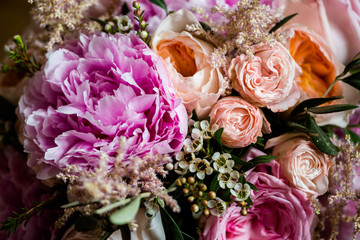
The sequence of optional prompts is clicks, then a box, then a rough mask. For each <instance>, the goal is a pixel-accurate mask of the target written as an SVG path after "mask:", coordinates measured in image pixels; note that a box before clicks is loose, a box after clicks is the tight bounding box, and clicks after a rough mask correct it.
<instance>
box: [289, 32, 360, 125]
mask: <svg viewBox="0 0 360 240" xmlns="http://www.w3.org/2000/svg"><path fill="white" fill-rule="evenodd" d="M291 27H292V28H294V29H295V33H294V37H293V38H292V39H291V40H290V53H291V56H292V57H293V58H294V60H295V61H296V62H297V64H298V65H299V66H300V67H301V69H302V74H301V75H300V77H298V79H297V84H298V86H299V87H300V88H301V90H302V92H303V93H302V96H301V100H304V99H307V98H317V97H322V95H323V94H324V93H325V91H326V90H327V89H328V88H329V86H330V85H331V84H332V82H333V81H334V80H335V77H336V76H337V75H338V74H340V72H341V71H342V70H343V68H344V66H343V65H342V64H341V63H340V62H338V61H337V60H336V59H335V57H334V56H333V55H332V53H331V50H330V49H329V48H328V47H327V45H326V43H324V42H323V40H322V39H321V38H320V37H319V36H318V35H316V34H315V33H312V32H309V31H308V30H307V29H306V28H304V27H302V26H298V25H293V26H291ZM327 96H344V99H341V100H338V101H336V103H337V104H340V103H346V104H354V105H357V104H358V102H359V100H360V97H359V96H360V94H359V91H358V90H357V89H355V88H353V87H351V86H349V85H348V84H346V83H343V82H341V81H339V82H338V83H336V84H335V86H334V87H333V88H332V89H331V91H330V92H329V94H328V95H327ZM351 112H352V111H345V112H339V113H331V114H323V115H318V116H317V117H316V121H317V123H318V124H319V125H321V126H323V125H327V124H332V125H336V126H339V127H345V126H346V125H347V123H348V121H349V120H348V119H349V114H350V113H351Z"/></svg>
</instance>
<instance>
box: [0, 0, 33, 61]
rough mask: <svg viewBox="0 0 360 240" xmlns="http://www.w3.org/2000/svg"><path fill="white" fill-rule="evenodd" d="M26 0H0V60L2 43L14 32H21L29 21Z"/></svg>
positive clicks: (28, 6)
mask: <svg viewBox="0 0 360 240" xmlns="http://www.w3.org/2000/svg"><path fill="white" fill-rule="evenodd" d="M31 6H32V5H31V4H29V3H28V0H0V32H1V33H0V61H1V59H2V58H3V56H4V45H5V44H6V43H7V41H8V40H9V39H11V38H12V37H13V36H14V35H16V34H21V33H22V32H23V31H24V30H25V28H26V26H27V24H29V22H30V16H29V10H30V8H31Z"/></svg>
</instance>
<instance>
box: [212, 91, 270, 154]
mask: <svg viewBox="0 0 360 240" xmlns="http://www.w3.org/2000/svg"><path fill="white" fill-rule="evenodd" d="M210 120H211V124H216V125H218V126H219V128H224V131H223V134H222V135H221V140H222V143H223V145H224V146H227V147H231V148H242V147H246V146H248V145H250V144H251V143H255V142H256V140H257V137H261V136H262V132H261V131H262V129H264V133H270V132H271V131H270V124H269V123H268V122H267V120H266V119H265V117H264V115H263V113H262V111H261V110H260V109H259V108H257V107H255V106H253V105H251V104H250V103H248V102H246V101H245V100H244V99H242V98H240V97H235V96H232V97H225V98H222V99H220V100H219V101H218V102H217V103H216V104H215V106H214V108H213V109H212V110H211V112H210Z"/></svg>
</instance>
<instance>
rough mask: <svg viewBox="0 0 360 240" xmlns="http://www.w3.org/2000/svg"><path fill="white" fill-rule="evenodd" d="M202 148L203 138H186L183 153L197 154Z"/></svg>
mask: <svg viewBox="0 0 360 240" xmlns="http://www.w3.org/2000/svg"><path fill="white" fill-rule="evenodd" d="M202 147H203V138H202V137H199V138H197V139H194V140H191V139H190V138H187V139H185V141H184V151H185V152H199V151H200V150H201V149H202Z"/></svg>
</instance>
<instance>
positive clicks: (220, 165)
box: [212, 152, 235, 173]
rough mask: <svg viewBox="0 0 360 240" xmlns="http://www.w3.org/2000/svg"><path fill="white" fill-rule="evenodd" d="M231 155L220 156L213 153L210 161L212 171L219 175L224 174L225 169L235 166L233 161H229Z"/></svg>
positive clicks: (217, 153)
mask: <svg viewBox="0 0 360 240" xmlns="http://www.w3.org/2000/svg"><path fill="white" fill-rule="evenodd" d="M229 158H231V155H230V154H229V153H224V154H221V155H220V153H219V152H215V153H214V154H213V156H212V160H214V161H215V162H214V169H215V170H216V171H219V172H220V173H225V172H226V169H227V168H230V169H231V168H232V167H233V166H234V165H235V162H234V161H233V160H229Z"/></svg>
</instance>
